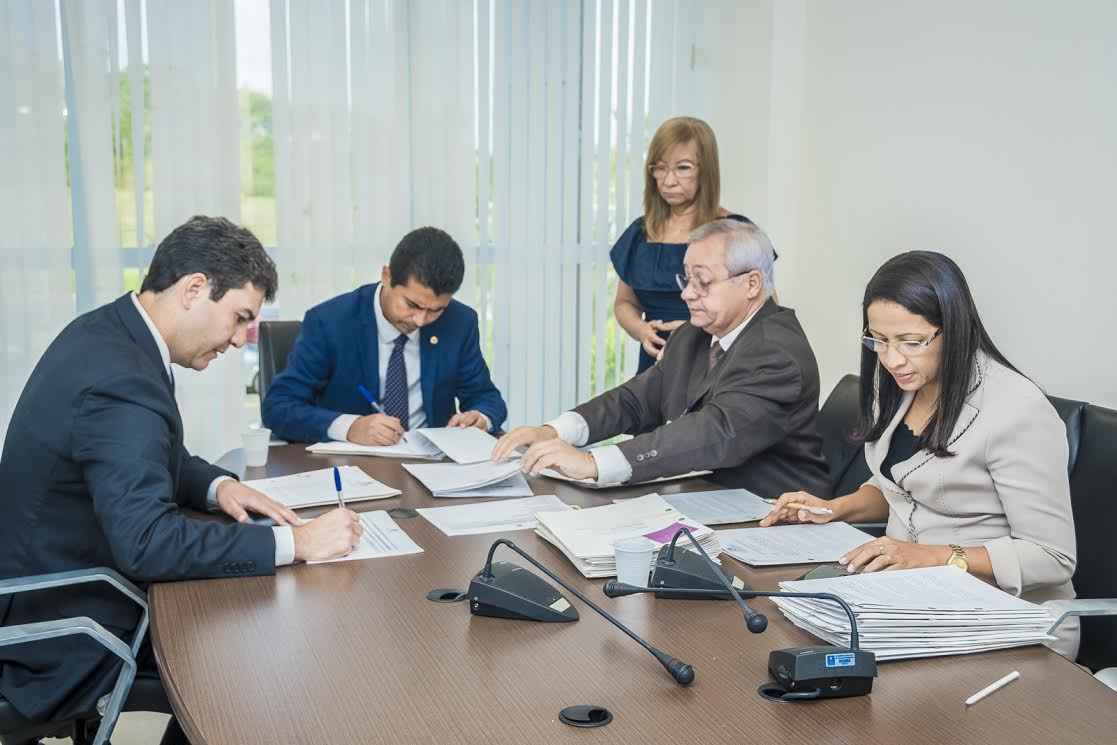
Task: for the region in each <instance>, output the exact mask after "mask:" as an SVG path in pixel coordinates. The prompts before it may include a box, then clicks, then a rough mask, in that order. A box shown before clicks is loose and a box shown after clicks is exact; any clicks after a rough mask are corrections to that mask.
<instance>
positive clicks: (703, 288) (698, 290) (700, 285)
mask: <svg viewBox="0 0 1117 745" xmlns="http://www.w3.org/2000/svg"><path fill="white" fill-rule="evenodd" d="M754 271H756V270H755V269H746V270H745V271H743V272H741V273H740V274H730V275H729V276H728V277H723V278H721V279H712V280H710V281H709V282H707V281H706V280H704V279H701V278H699V277H694V276H689V277H688V276H687V275H685V274H676V275H675V283H676V284H678V285H679V289H680V290H681V291H683V292H686V288H687V287H693V288H694V294H696V295H698V297H706V296H707V295H709V294H710V288H711V287H712V286H714V285H716V284H717V283H718V282H728V281H729V280H731V279H733V278H734V277H743V276H745V275H746V274H748V273H749V272H754Z"/></svg>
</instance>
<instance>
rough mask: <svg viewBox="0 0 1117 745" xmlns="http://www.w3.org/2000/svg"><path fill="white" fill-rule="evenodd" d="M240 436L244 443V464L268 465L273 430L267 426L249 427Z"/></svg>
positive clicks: (252, 466) (249, 465)
mask: <svg viewBox="0 0 1117 745" xmlns="http://www.w3.org/2000/svg"><path fill="white" fill-rule="evenodd" d="M240 438H241V443H242V444H243V445H244V465H246V466H248V467H249V468H255V467H258V466H265V465H267V463H268V441H269V440H271V430H270V429H267V428H266V427H260V428H259V429H249V430H246V431H244V432H242V433H241V436H240Z"/></svg>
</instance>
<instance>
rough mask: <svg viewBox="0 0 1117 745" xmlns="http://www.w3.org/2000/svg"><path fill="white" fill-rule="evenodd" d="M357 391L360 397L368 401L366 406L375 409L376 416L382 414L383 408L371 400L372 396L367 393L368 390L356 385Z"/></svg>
mask: <svg viewBox="0 0 1117 745" xmlns="http://www.w3.org/2000/svg"><path fill="white" fill-rule="evenodd" d="M357 390H358V391H360V392H361V395H362V396H364V397H365V400H366V401H368V405H369V406H371V407H372V408H373V409H375V410H376V413H377V414H383V413H384V407H383V406H381V405H380V404H378V403H376V399H375V398H373V397H372V394H371V393H369V392H368V388H365V387H364V386H363V385H361V384H360V383H357Z"/></svg>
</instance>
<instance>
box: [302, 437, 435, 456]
mask: <svg viewBox="0 0 1117 745" xmlns="http://www.w3.org/2000/svg"><path fill="white" fill-rule="evenodd" d="M306 451H307V452H308V453H316V454H318V455H376V456H379V457H381V458H423V459H426V460H439V459H440V458H442V451H441V450H439V449H438V447H436V446H435V445H434V444H433V443H431V441H430V440H428V439H426V438H411V439H406V438H405V439H403V440H400V441H399V442H397V443H396V444H395V445H358V444H357V443H355V442H339V441H337V440H330V441H329V442H316V443H314V444H313V445H309V446H307V448H306Z"/></svg>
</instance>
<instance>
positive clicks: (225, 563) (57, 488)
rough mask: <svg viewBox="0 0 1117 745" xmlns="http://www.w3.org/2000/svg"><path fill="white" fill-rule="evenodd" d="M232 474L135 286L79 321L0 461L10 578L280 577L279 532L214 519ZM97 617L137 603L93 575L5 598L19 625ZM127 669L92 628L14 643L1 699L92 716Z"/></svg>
mask: <svg viewBox="0 0 1117 745" xmlns="http://www.w3.org/2000/svg"><path fill="white" fill-rule="evenodd" d="M221 475H229V476H231V475H232V474H227V473H226V472H225V471H222V470H221V469H219V468H216V467H215V466H212V465H210V464H209V463H206V462H205V461H203V460H202V459H201V458H197V457H194V456H191V455H190V454H189V453H188V452H186V450H185V448H184V447H183V444H182V420H181V419H180V418H179V412H178V406H177V404H176V403H175V398H174V394H173V391H172V389H171V384H170V381H169V379H168V378H167V374H166V371H165V368H164V367H163V363H162V360H161V359H160V357H159V350H158V348H157V347H156V345H155V340H154V339H153V338H152V336H151V332H150V331H149V330H148V327H147V326H146V325H145V324H144V321H143V318H142V317H141V316H140V314H139V312H138V311H137V310H136V307H135V305H133V302H132V299H131V297H130V296H128V295H125V296H123V297H121V298H120V299H118V300H117V301H116V302H114V303H111V304H109V305H106V306H103V307H101V308H98V309H96V310H94V311H91V312H89V313H86V314H85V315H83V316H80V317H79V318H77V319H76V320H74V321H73V322H72V323H71V324H70V325H69V326H67V327H66V328H65V329H64V330H63V331H62V333H61V334H59V336H58V338H57V339H55V340H54V342H53V343H52V344H51V345H50V347H49V348H48V349H47V351H46V352H45V353H44V354H43V357H42V359H41V360H40V361H39V364H38V365H37V366H36V367H35V370H34V372H32V373H31V377H30V379H29V380H28V381H27V385H26V387H25V388H24V390H23V394H22V395H21V396H20V399H19V402H18V403H17V404H16V407H15V410H14V411H13V413H12V419H11V423H10V424H9V426H8V433H7V437H6V439H5V442H4V452H3V456H2V458H0V485H2V486H0V546H2V547H3V548H2V549H0V578H5V579H7V578H11V577H21V576H28V575H34V574H42V573H47V572H59V571H66V570H71V569H81V568H87V567H95V566H108V567H112V568H114V569H116V570H117V571H119V572H120V573H121V574H123V575H125V576H126V577H128V578H130V579H132V580H133V581H136V582H138V583H140V584H143V583H145V582H149V581H156V580H159V581H162V580H177V579H195V578H202V577H229V576H231V575H234V574H271V573H274V571H275V538H274V537H273V534H272V531H271V529H270V528H266V527H262V526H255V525H231V524H227V523H219V522H204V521H201V520H196V519H192V518H189V517H186V516H185V515H183V514H182V513H181V512H180V510H179V508H180V507H182V506H189V507H192V508H194V509H198V510H203V509H205V506H206V504H205V503H206V493H207V491H208V489H209V485H210V483H211V482H212V481H213V480H214V479H215V478H216V477H218V476H221ZM71 616H89V617H91V618H93V619H94V620H95V621H98V622H99V623H101V624H102V625H103V626H105V627H106V628H107V629H109V630H110V631H112V632H114V633H116V634H118V635H120V636H127V634H129V633H130V631H131V629H133V628H134V627H135V623H136V620H137V619H138V612H137V610H136V606H135V604H134V603H132V602H131V601H130V600H127V599H126V598H124V597H123V596H121V595H120V594H119V593H117V592H116V591H115V590H112V589H111V588H109V587H108V586H106V585H104V584H100V583H91V584H85V585H79V586H76V587H72V588H67V589H65V590H60V591H49V592H43V593H35V594H33V595H22V594H21V595H16V596H7V597H6V598H0V621H2V622H3V623H4V624H5V625H10V624H17V623H25V622H30V621H46V620H52V619H58V618H66V617H71ZM118 668H119V664H117V663H115V662H113V661H112V659H111V658H109V657H108V655H107V654H104V653H102V652H101V647H99V646H96V644H95V643H94V642H92V641H91V640H88V639H84V638H81V637H72V638H71V639H64V640H55V641H50V642H46V643H42V644H36V645H24V646H20V647H0V694H3V696H4V697H5V698H7V699H8V700H9V701H10V702H11V703H12V704H13V705H15V707H16V708H17V709H19V710H20V711H21V712H22V713H23V714H24V715H25V716H31V717H40V716H44V715H46V714H48V713H53V714H54V715H55V716H59V717H64V716H68V714H70V713H74V712H81V711H88V710H89V709H90V707H91V705H92V704H93V703H94V702H96V699H97V698H98V697H99V696H101V695H103V694H104V693H106V692H107V691H108V689H109V688H110V687H111V685H112V683H113V680H114V677H115V671H116V670H117V669H118Z"/></svg>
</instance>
